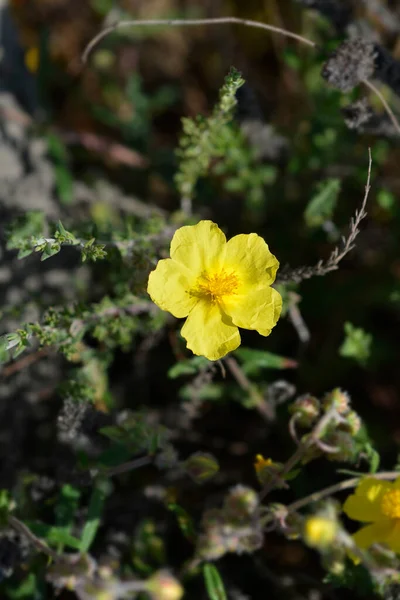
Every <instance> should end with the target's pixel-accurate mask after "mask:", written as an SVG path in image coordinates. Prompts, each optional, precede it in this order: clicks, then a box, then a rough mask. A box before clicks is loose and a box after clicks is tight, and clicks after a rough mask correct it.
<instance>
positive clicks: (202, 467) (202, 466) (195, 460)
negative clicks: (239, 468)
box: [183, 452, 219, 484]
mask: <svg viewBox="0 0 400 600" xmlns="http://www.w3.org/2000/svg"><path fill="white" fill-rule="evenodd" d="M183 466H184V469H185V471H186V473H187V474H188V475H189V476H190V477H191V478H192V479H193V481H194V482H195V483H199V484H201V483H204V482H205V481H207V480H208V479H211V478H212V477H214V475H215V474H216V473H218V471H219V464H218V462H217V460H216V458H214V456H213V455H212V454H208V453H206V452H196V453H195V454H192V455H191V456H189V458H188V459H187V460H185V462H184V465H183Z"/></svg>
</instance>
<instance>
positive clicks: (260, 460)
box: [254, 454, 272, 475]
mask: <svg viewBox="0 0 400 600" xmlns="http://www.w3.org/2000/svg"><path fill="white" fill-rule="evenodd" d="M271 465H272V459H271V458H264V457H263V455H262V454H257V456H256V460H255V461H254V468H255V470H256V473H257V475H258V474H259V473H260V472H261V471H263V470H264V468H265V467H270V466H271Z"/></svg>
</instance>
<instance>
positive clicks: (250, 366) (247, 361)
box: [235, 347, 297, 375]
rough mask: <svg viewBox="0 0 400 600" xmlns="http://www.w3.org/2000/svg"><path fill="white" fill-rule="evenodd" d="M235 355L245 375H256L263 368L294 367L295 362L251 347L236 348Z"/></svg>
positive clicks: (295, 365)
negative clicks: (240, 362)
mask: <svg viewBox="0 0 400 600" xmlns="http://www.w3.org/2000/svg"><path fill="white" fill-rule="evenodd" d="M235 354H236V356H237V357H238V358H239V359H240V360H241V361H242V368H243V371H244V372H245V373H246V374H247V375H258V374H259V373H260V372H261V371H262V370H263V369H294V368H296V367H297V362H296V361H295V360H293V359H291V358H286V357H284V356H280V355H278V354H273V353H272V352H265V351H263V350H253V349H251V348H243V347H242V348H238V349H237V350H235Z"/></svg>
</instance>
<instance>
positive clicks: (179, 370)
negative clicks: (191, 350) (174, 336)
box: [168, 356, 210, 379]
mask: <svg viewBox="0 0 400 600" xmlns="http://www.w3.org/2000/svg"><path fill="white" fill-rule="evenodd" d="M209 364H210V361H209V360H208V359H207V358H204V357H203V356H195V357H193V358H189V359H187V360H181V361H179V362H177V363H176V364H175V365H173V366H172V367H171V368H170V369H169V371H168V377H169V378H170V379H177V378H178V377H182V376H183V375H195V374H196V373H198V372H199V371H200V370H201V369H203V368H205V367H207V366H208V365H209Z"/></svg>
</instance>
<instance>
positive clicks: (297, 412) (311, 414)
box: [289, 394, 321, 427]
mask: <svg viewBox="0 0 400 600" xmlns="http://www.w3.org/2000/svg"><path fill="white" fill-rule="evenodd" d="M320 410H321V405H320V401H319V400H318V398H314V396H310V395H309V394H305V395H304V396H299V398H297V400H296V401H295V402H293V404H291V406H290V407H289V411H290V413H291V414H292V415H293V416H295V417H296V423H298V424H299V425H300V426H301V427H311V425H312V424H313V423H314V422H315V421H316V420H317V418H318V416H319V414H320Z"/></svg>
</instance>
